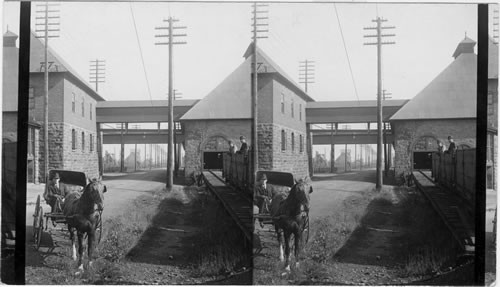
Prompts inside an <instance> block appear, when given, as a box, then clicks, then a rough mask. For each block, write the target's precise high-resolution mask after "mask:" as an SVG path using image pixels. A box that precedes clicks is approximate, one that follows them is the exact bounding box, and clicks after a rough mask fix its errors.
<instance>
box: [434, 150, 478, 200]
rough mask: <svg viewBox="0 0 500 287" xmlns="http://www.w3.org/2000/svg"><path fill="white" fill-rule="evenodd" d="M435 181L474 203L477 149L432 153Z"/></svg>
mask: <svg viewBox="0 0 500 287" xmlns="http://www.w3.org/2000/svg"><path fill="white" fill-rule="evenodd" d="M432 177H433V178H434V181H435V182H437V183H439V184H440V185H442V186H444V187H446V188H448V189H449V190H451V191H452V192H456V193H457V194H458V195H459V196H460V197H461V198H463V199H465V201H466V202H468V203H470V204H471V206H472V205H474V200H475V188H476V149H464V150H458V151H457V152H456V153H455V154H454V155H453V154H450V153H441V154H440V153H438V152H434V153H433V154H432Z"/></svg>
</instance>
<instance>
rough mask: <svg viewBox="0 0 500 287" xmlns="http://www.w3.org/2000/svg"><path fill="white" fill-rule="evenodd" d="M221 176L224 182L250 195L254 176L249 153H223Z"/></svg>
mask: <svg viewBox="0 0 500 287" xmlns="http://www.w3.org/2000/svg"><path fill="white" fill-rule="evenodd" d="M222 176H223V177H224V179H225V181H226V182H227V183H228V184H229V185H231V186H233V187H235V188H237V189H239V190H242V191H244V192H245V193H248V194H252V188H253V183H254V182H255V179H254V177H255V175H254V172H253V157H252V154H251V153H246V154H243V153H241V154H240V153H235V154H230V153H224V154H223V167H222Z"/></svg>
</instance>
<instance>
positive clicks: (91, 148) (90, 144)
mask: <svg viewBox="0 0 500 287" xmlns="http://www.w3.org/2000/svg"><path fill="white" fill-rule="evenodd" d="M89 148H90V151H93V150H94V135H93V134H90V140H89Z"/></svg>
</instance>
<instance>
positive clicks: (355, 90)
mask: <svg viewBox="0 0 500 287" xmlns="http://www.w3.org/2000/svg"><path fill="white" fill-rule="evenodd" d="M333 7H335V15H336V16H337V22H338V24H339V29H340V36H341V37H342V43H343V44H344V51H345V54H346V57H347V63H348V64H349V71H350V73H351V79H352V84H353V86H354V93H355V94H356V98H357V99H358V105H359V104H360V103H359V96H358V89H357V88H356V81H355V80H354V73H353V72H352V67H351V60H350V59H349V52H347V47H346V44H345V39H344V32H343V31H342V25H341V24H340V18H339V13H338V12H337V5H336V4H335V3H333Z"/></svg>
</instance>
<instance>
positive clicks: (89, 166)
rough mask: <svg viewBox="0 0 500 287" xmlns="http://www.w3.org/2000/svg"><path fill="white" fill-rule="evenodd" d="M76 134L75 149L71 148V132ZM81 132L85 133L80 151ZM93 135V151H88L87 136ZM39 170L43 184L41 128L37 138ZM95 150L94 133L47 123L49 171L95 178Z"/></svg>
mask: <svg viewBox="0 0 500 287" xmlns="http://www.w3.org/2000/svg"><path fill="white" fill-rule="evenodd" d="M73 129H75V132H76V139H77V140H76V149H74V150H73V148H72V130H73ZM82 132H84V133H85V149H84V150H82ZM91 133H92V134H93V135H94V136H93V137H94V143H93V150H92V151H90V146H89V135H90V134H91ZM39 139H40V140H39V143H40V150H39V153H38V154H39V158H40V169H39V177H40V180H41V181H42V182H45V173H44V172H45V171H44V167H45V158H44V152H45V147H44V146H45V144H44V131H43V127H42V129H41V130H40V136H39ZM97 160H98V159H97V150H96V140H95V132H92V131H89V130H84V129H82V128H80V127H77V126H73V125H70V124H67V123H61V122H55V123H54V122H53V123H50V122H49V170H50V169H66V170H74V171H81V172H85V174H86V175H87V177H89V178H95V177H98V176H99V170H98V163H97Z"/></svg>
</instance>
